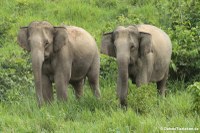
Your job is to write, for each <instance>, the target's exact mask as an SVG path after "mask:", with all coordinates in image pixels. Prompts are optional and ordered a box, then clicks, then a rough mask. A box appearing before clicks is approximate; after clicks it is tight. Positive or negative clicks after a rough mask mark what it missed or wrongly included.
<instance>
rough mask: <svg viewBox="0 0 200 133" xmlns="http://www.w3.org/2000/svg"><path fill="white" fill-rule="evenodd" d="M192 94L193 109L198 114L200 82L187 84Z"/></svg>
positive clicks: (199, 110)
mask: <svg viewBox="0 0 200 133" xmlns="http://www.w3.org/2000/svg"><path fill="white" fill-rule="evenodd" d="M188 90H189V92H191V93H192V96H193V110H194V111H196V112H197V113H199V114H200V82H195V83H194V84H192V85H189V86H188Z"/></svg>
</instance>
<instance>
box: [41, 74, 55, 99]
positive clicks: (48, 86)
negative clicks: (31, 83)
mask: <svg viewBox="0 0 200 133" xmlns="http://www.w3.org/2000/svg"><path fill="white" fill-rule="evenodd" d="M42 94H43V98H44V101H45V102H48V103H50V102H51V101H52V100H53V89H52V83H51V81H50V79H49V78H48V77H47V76H46V75H42Z"/></svg>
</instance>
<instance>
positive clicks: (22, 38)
mask: <svg viewBox="0 0 200 133" xmlns="http://www.w3.org/2000/svg"><path fill="white" fill-rule="evenodd" d="M18 42H19V45H20V46H21V47H22V48H24V49H25V50H27V51H29V52H30V53H31V57H32V69H33V74H34V80H35V88H36V95H37V100H38V104H39V106H41V105H42V104H43V103H44V102H51V101H52V100H53V90H52V83H53V82H55V86H56V93H57V98H58V99H59V100H67V91H66V88H67V86H68V84H69V83H70V84H72V86H73V87H74V89H75V95H76V97H77V98H79V97H81V95H82V94H83V84H84V79H85V77H88V80H89V84H90V86H91V88H92V90H93V92H94V95H95V96H96V97H97V98H99V97H100V90H99V68H100V59H99V53H98V48H97V45H96V42H95V40H94V39H93V37H92V36H91V35H90V34H89V33H88V32H87V31H85V30H84V29H82V28H79V27H74V26H63V27H53V26H52V25H51V24H50V23H48V22H46V21H42V22H32V23H30V24H29V26H28V27H23V28H21V29H20V30H19V33H18Z"/></svg>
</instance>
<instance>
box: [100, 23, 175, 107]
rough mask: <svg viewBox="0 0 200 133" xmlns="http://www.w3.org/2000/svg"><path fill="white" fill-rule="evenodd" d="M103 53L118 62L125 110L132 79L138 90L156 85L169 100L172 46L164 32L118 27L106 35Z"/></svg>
mask: <svg viewBox="0 0 200 133" xmlns="http://www.w3.org/2000/svg"><path fill="white" fill-rule="evenodd" d="M101 53H102V54H106V55H108V56H111V57H114V58H116V61H117V66H118V78H117V97H118V98H119V100H120V105H121V106H125V107H127V100H126V97H127V95H128V80H129V78H130V79H131V81H132V83H135V84H136V86H137V87H139V86H141V85H143V84H148V83H149V82H156V84H157V90H158V93H159V94H160V95H161V96H165V91H166V81H167V79H168V71H169V65H170V61H171V54H172V43H171V40H170V38H169V36H168V35H167V34H166V33H165V32H164V31H163V30H161V29H159V28H157V27H155V26H153V25H148V24H139V25H129V26H126V27H125V26H118V27H117V28H116V29H115V30H113V31H112V32H109V33H105V34H103V36H102V42H101Z"/></svg>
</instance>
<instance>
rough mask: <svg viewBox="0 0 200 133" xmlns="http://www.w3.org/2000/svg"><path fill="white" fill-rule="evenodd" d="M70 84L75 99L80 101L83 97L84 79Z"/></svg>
mask: <svg viewBox="0 0 200 133" xmlns="http://www.w3.org/2000/svg"><path fill="white" fill-rule="evenodd" d="M71 84H72V86H73V87H74V90H75V95H76V98H77V99H80V97H81V96H82V95H83V84H84V79H82V80H80V81H73V82H71Z"/></svg>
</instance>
